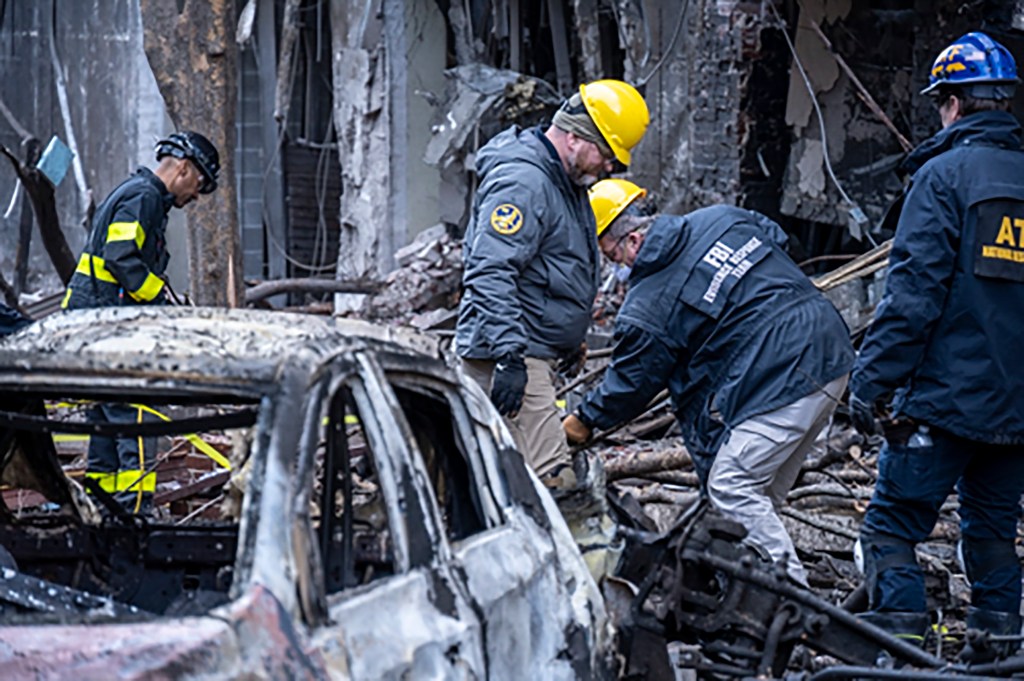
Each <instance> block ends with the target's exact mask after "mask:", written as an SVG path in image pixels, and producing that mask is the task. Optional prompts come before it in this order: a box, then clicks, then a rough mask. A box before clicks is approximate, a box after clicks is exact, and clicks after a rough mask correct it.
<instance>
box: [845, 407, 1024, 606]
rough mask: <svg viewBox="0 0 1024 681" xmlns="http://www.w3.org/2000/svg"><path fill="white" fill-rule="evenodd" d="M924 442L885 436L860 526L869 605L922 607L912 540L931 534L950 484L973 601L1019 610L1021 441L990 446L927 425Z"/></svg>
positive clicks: (1022, 486)
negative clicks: (875, 481)
mask: <svg viewBox="0 0 1024 681" xmlns="http://www.w3.org/2000/svg"><path fill="white" fill-rule="evenodd" d="M929 434H930V435H931V439H932V444H931V445H930V446H918V447H913V446H909V445H908V444H907V443H906V442H891V441H887V442H886V443H885V445H884V446H883V447H882V452H881V454H880V456H879V460H878V474H879V475H878V484H877V485H876V487H875V494H874V497H873V498H872V499H871V505H870V506H869V507H868V512H867V515H866V516H865V518H864V524H863V526H862V527H861V545H862V548H863V550H864V567H865V573H866V576H867V582H868V598H869V602H870V607H871V609H872V610H887V611H909V612H924V611H925V610H926V607H925V591H924V574H923V573H922V571H921V568H920V566H918V564H917V561H916V560H915V558H914V546H915V545H916V544H917V543H918V542H921V541H924V540H925V539H926V538H927V537H928V535H929V534H930V533H931V531H932V528H933V527H934V526H935V522H936V520H937V519H938V516H939V509H940V507H941V506H942V503H943V502H944V501H945V500H946V497H947V496H948V495H949V494H950V492H952V491H953V489H954V487H955V489H956V491H957V494H958V495H959V498H960V534H961V541H962V548H963V552H964V559H965V561H964V562H965V563H966V569H967V577H968V579H969V580H970V582H971V603H972V605H974V606H975V607H978V608H983V609H985V610H993V611H998V612H1013V613H1016V612H1018V610H1019V608H1020V601H1021V570H1020V563H1019V562H1018V560H1017V554H1016V551H1015V550H1014V540H1015V538H1016V536H1017V520H1018V519H1019V518H1020V513H1021V509H1020V498H1021V493H1022V491H1024V446H1021V445H990V444H986V443H982V442H974V441H972V440H966V439H964V438H961V437H957V436H955V435H953V434H952V433H948V432H946V431H943V430H941V429H938V428H934V427H933V428H931V429H930V433H929Z"/></svg>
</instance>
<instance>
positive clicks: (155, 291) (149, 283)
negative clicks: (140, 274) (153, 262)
mask: <svg viewBox="0 0 1024 681" xmlns="http://www.w3.org/2000/svg"><path fill="white" fill-rule="evenodd" d="M163 287H164V280H163V279H161V278H160V277H158V276H156V275H155V274H153V273H152V272H150V273H149V274H147V275H146V281H144V282H142V286H140V287H139V288H138V289H137V290H135V291H129V292H128V295H130V296H131V297H132V298H134V299H135V300H138V301H140V302H143V303H148V302H149V301H151V300H153V299H154V298H156V297H157V296H158V295H160V289H162V288H163Z"/></svg>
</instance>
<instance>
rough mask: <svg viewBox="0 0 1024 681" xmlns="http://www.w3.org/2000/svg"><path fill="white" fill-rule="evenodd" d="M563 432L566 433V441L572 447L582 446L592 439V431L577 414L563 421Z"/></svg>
mask: <svg viewBox="0 0 1024 681" xmlns="http://www.w3.org/2000/svg"><path fill="white" fill-rule="evenodd" d="M562 430H564V431H565V439H566V440H568V441H569V444H572V445H581V444H583V443H584V442H586V441H587V440H589V439H590V436H591V434H592V433H591V430H590V428H588V427H587V424H585V423H583V421H581V420H580V419H579V417H578V416H576V414H569V415H568V416H566V417H565V420H564V421H562Z"/></svg>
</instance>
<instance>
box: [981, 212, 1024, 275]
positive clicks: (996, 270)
mask: <svg viewBox="0 0 1024 681" xmlns="http://www.w3.org/2000/svg"><path fill="white" fill-rule="evenodd" d="M975 243H976V247H975V252H974V273H975V274H977V275H979V276H983V277H993V278H997V279H1009V280H1010V281H1020V282H1024V202H1022V201H1014V200H1012V199H997V200H995V201H985V202H984V203H980V204H978V226H977V232H976V237H975Z"/></svg>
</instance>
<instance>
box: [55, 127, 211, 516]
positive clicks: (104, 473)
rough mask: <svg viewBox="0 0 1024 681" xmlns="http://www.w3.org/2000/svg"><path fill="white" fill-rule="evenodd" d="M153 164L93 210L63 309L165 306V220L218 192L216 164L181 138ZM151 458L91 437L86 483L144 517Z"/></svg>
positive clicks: (127, 416)
mask: <svg viewBox="0 0 1024 681" xmlns="http://www.w3.org/2000/svg"><path fill="white" fill-rule="evenodd" d="M156 159H157V162H158V165H157V168H156V170H155V171H151V170H149V169H148V168H140V169H139V170H138V171H137V172H136V173H135V174H134V175H132V176H131V177H130V178H128V179H127V180H125V181H124V182H122V183H121V185H120V186H119V187H117V189H115V190H114V191H113V192H111V194H110V195H109V196H108V197H107V198H106V199H104V201H103V203H101V204H100V206H99V208H98V209H97V210H96V215H95V217H94V219H93V224H92V231H91V232H90V233H89V238H88V242H87V243H86V246H85V250H84V252H83V253H82V256H81V258H79V260H78V267H77V268H76V269H75V273H74V275H73V276H72V277H71V281H70V282H69V284H68V289H67V293H66V294H65V296H64V302H63V304H62V307H64V308H65V309H68V310H74V309H80V308H91V307H108V306H117V305H161V304H164V303H165V302H166V292H165V288H166V284H165V281H164V278H163V275H164V271H165V270H166V269H167V261H168V254H167V242H166V238H165V229H166V226H167V214H168V213H169V212H170V210H171V207H172V206H174V207H177V208H184V207H185V206H187V205H188V204H189V203H191V202H192V201H194V200H196V199H197V198H198V197H199V195H200V194H209V193H210V192H212V191H213V190H214V189H216V188H217V175H218V173H219V172H220V156H219V154H218V153H217V149H216V147H214V146H213V144H212V143H211V142H210V140H208V139H206V138H205V137H204V136H202V135H200V134H199V133H197V132H191V131H183V132H177V133H174V134H172V135H170V136H168V137H167V138H165V139H162V140H160V141H159V142H157V145H156ZM91 412H92V413H91V418H92V419H93V420H96V421H108V422H129V423H135V422H141V421H144V420H146V418H145V415H144V410H143V409H142V408H141V407H139V406H129V405H124V404H113V403H110V404H99V405H96V406H95V407H93V408H92V409H91ZM154 454H155V451H154V447H153V444H152V443H150V442H148V439H140V438H131V437H126V438H117V439H114V438H110V437H98V436H93V437H92V438H91V439H90V441H89V464H88V469H87V472H86V475H87V477H89V478H91V479H92V480H94V481H95V483H96V484H98V485H99V486H100V487H101V488H102V489H103V490H104V491H106V492H109V493H111V494H114V495H115V497H116V498H118V500H119V501H121V503H122V504H123V505H125V507H126V508H128V509H129V510H133V511H135V512H140V511H144V510H147V509H148V507H149V505H150V502H151V499H152V492H153V490H154V489H155V487H156V474H155V473H154V472H153V471H152V467H153V459H154Z"/></svg>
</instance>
